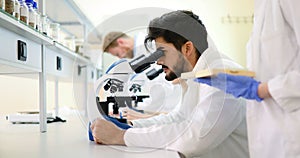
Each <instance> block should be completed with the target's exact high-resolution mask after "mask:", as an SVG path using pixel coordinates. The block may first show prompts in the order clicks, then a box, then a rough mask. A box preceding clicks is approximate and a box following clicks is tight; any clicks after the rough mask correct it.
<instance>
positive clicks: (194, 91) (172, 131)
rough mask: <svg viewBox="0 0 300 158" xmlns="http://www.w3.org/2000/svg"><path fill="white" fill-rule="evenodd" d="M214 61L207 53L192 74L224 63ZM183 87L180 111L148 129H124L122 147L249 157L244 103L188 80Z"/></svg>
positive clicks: (215, 56) (206, 156) (204, 156)
mask: <svg viewBox="0 0 300 158" xmlns="http://www.w3.org/2000/svg"><path fill="white" fill-rule="evenodd" d="M218 58H219V54H218V53H217V52H216V51H213V50H212V49H207V50H206V51H205V52H204V54H203V55H202V56H201V57H200V59H199V60H198V62H197V64H196V66H195V68H194V70H193V71H198V70H201V69H206V68H213V67H218V66H223V64H224V63H226V61H225V60H219V59H218ZM230 64H231V62H230ZM219 68H220V67H219ZM183 87H184V88H183V94H182V99H181V107H179V108H180V109H181V110H174V111H173V112H171V114H170V115H171V116H170V115H165V116H163V117H161V118H157V120H156V121H157V124H159V125H155V123H154V121H153V120H150V122H148V123H149V124H148V126H150V127H147V128H131V129H128V130H127V131H126V133H125V135H124V141H125V143H126V145H127V146H142V147H153V148H166V149H170V150H176V151H179V152H181V153H183V154H184V155H185V156H186V157H195V156H199V157H201V158H219V157H220V158H221V157H222V158H246V157H249V155H248V146H247V143H248V142H247V136H246V135H247V132H246V120H245V119H246V118H245V114H246V108H245V101H244V100H243V99H235V98H233V97H232V96H231V95H228V94H225V93H223V92H221V91H219V90H217V89H215V88H213V87H210V86H207V85H204V84H199V83H196V82H194V81H193V80H192V79H191V80H187V81H186V82H185V83H184V84H183ZM172 113H173V114H172ZM158 117H159V116H158ZM151 123H152V125H153V126H151Z"/></svg>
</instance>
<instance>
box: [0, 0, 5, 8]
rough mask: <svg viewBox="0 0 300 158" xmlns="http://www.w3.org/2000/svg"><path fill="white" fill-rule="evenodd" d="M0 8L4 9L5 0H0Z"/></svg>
mask: <svg viewBox="0 0 300 158" xmlns="http://www.w3.org/2000/svg"><path fill="white" fill-rule="evenodd" d="M0 9H2V10H4V9H5V0H0Z"/></svg>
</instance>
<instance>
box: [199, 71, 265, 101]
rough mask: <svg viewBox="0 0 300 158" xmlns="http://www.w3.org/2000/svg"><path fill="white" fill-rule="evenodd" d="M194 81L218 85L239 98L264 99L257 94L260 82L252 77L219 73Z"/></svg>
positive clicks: (213, 85)
mask: <svg viewBox="0 0 300 158" xmlns="http://www.w3.org/2000/svg"><path fill="white" fill-rule="evenodd" d="M194 81H196V82H199V83H204V84H207V85H209V86H212V87H216V88H218V89H221V90H222V91H225V92H226V93H229V94H232V95H234V96H235V97H237V98H238V97H244V98H247V99H255V100H257V101H262V98H260V97H259V96H258V94H257V89H258V85H259V84H260V82H258V81H256V80H254V79H253V78H251V77H246V76H234V75H229V74H224V73H219V74H218V75H217V76H215V77H211V78H196V79H195V80H194Z"/></svg>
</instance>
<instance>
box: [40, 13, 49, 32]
mask: <svg viewBox="0 0 300 158" xmlns="http://www.w3.org/2000/svg"><path fill="white" fill-rule="evenodd" d="M41 26H42V30H41V32H42V33H43V34H44V35H49V19H48V17H47V16H46V15H41Z"/></svg>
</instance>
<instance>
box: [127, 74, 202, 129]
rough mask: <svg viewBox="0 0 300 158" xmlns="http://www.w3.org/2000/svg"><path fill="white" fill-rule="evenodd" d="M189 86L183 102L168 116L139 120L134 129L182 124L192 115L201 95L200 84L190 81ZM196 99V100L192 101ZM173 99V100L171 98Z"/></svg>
mask: <svg viewBox="0 0 300 158" xmlns="http://www.w3.org/2000/svg"><path fill="white" fill-rule="evenodd" d="M187 82H188V83H189V86H187V87H186V89H185V90H184V91H183V92H182V97H181V101H180V103H179V104H177V106H176V108H174V110H172V111H171V112H169V113H168V114H161V115H158V116H154V117H152V118H148V119H139V120H135V121H132V123H133V127H136V128H141V127H150V126H152V125H163V124H170V123H173V122H182V121H183V120H185V119H186V118H187V117H189V115H190V114H191V113H192V111H193V109H194V108H195V107H196V105H197V102H198V98H199V97H198V95H199V84H198V83H196V82H194V81H192V80H190V81H187ZM190 98H194V99H190ZM169 99H171V98H169Z"/></svg>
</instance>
